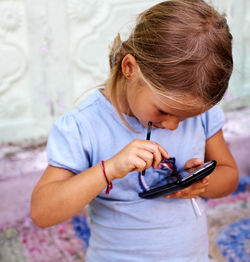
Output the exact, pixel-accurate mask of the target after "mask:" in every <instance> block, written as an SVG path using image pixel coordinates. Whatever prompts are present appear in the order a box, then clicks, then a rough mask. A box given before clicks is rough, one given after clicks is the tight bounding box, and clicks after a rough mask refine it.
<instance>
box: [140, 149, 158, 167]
mask: <svg viewBox="0 0 250 262" xmlns="http://www.w3.org/2000/svg"><path fill="white" fill-rule="evenodd" d="M136 156H137V157H139V158H141V159H142V160H143V161H144V162H145V166H144V169H147V168H149V167H151V166H152V163H153V160H154V154H153V153H151V152H149V151H146V150H138V151H137V153H136Z"/></svg>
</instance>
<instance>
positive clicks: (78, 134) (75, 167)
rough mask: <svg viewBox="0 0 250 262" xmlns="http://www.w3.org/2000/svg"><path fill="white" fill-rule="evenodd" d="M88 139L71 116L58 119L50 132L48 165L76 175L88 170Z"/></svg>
mask: <svg viewBox="0 0 250 262" xmlns="http://www.w3.org/2000/svg"><path fill="white" fill-rule="evenodd" d="M89 148H90V143H89V137H88V135H87V132H84V130H83V128H82V127H81V126H80V125H79V123H78V122H77V120H76V119H75V118H74V116H73V115H64V116H62V117H60V118H59V119H58V120H57V121H56V122H55V123H54V124H53V125H52V128H51V130H50V134H49V138H48V143H47V156H48V164H49V165H52V166H55V167H61V168H64V169H67V170H69V171H71V172H73V173H74V174H78V173H80V172H82V171H83V170H85V169H87V168H89V166H90V164H89V162H90V161H89V151H88V149H89Z"/></svg>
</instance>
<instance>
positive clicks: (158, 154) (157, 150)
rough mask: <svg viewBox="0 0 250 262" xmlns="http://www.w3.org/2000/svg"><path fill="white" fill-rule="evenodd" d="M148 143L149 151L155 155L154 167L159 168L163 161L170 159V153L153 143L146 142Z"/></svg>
mask: <svg viewBox="0 0 250 262" xmlns="http://www.w3.org/2000/svg"><path fill="white" fill-rule="evenodd" d="M146 142H148V144H147V146H148V150H150V152H152V153H153V154H154V162H153V167H154V168H157V167H158V165H159V164H160V162H161V161H162V159H164V158H170V155H169V154H168V152H167V151H166V150H165V149H164V148H163V147H162V146H161V145H159V144H157V143H156V142H153V141H146Z"/></svg>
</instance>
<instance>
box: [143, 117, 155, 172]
mask: <svg viewBox="0 0 250 262" xmlns="http://www.w3.org/2000/svg"><path fill="white" fill-rule="evenodd" d="M151 128H152V122H148V130H147V137H146V140H150V136H151ZM145 172H146V171H145V170H143V171H142V173H141V174H142V175H143V176H144V175H145Z"/></svg>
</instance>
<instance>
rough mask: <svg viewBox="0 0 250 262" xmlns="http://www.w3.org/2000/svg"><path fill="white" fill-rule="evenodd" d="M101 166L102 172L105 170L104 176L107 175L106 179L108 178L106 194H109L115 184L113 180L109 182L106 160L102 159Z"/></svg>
mask: <svg viewBox="0 0 250 262" xmlns="http://www.w3.org/2000/svg"><path fill="white" fill-rule="evenodd" d="M101 166H102V172H103V175H104V177H105V179H106V182H107V184H108V185H107V188H106V191H105V194H107V195H108V194H109V192H110V190H111V189H112V188H113V184H112V182H109V180H108V177H107V175H106V170H105V166H104V161H103V160H102V161H101Z"/></svg>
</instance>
